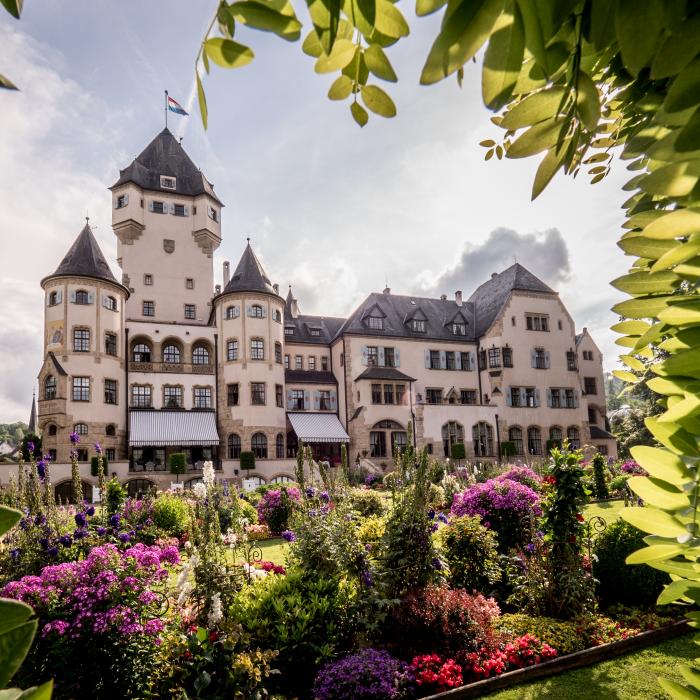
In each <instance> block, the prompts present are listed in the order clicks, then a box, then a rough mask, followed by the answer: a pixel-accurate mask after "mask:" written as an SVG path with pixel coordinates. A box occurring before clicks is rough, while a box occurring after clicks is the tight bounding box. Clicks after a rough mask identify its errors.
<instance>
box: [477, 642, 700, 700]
mask: <svg viewBox="0 0 700 700" xmlns="http://www.w3.org/2000/svg"><path fill="white" fill-rule="evenodd" d="M692 639H693V638H692V636H691V635H685V636H683V637H679V638H677V639H671V640H669V641H667V642H663V643H662V644H659V645H657V646H655V647H649V648H647V649H642V650H641V651H636V652H634V653H632V654H627V655H626V656H621V657H619V658H617V659H612V660H610V661H604V662H603V663H600V664H596V665H595V666H590V667H588V668H579V669H577V670H575V671H567V672H566V673H562V674H560V675H558V676H553V677H552V678H548V679H546V680H543V681H538V682H536V683H528V684H526V685H518V686H515V687H513V688H509V689H508V690H501V691H499V692H497V693H493V694H492V695H489V696H488V697H489V700H535V698H537V699H539V698H547V699H548V700H577V699H578V698H585V699H586V700H610V699H611V698H616V699H619V700H647V699H648V700H651V699H652V698H654V699H655V698H659V700H660V699H661V698H664V699H667V698H668V695H666V693H664V692H663V690H662V689H661V686H660V685H659V684H658V682H657V680H656V679H657V677H658V676H665V677H666V678H672V679H674V680H677V681H679V682H682V678H681V674H680V669H679V667H680V666H681V665H682V664H685V663H689V662H692V660H693V659H694V658H695V657H696V656H697V653H698V651H697V650H698V648H697V645H696V644H694V643H693V641H692Z"/></svg>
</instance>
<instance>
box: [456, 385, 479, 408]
mask: <svg viewBox="0 0 700 700" xmlns="http://www.w3.org/2000/svg"><path fill="white" fill-rule="evenodd" d="M459 402H460V403H461V404H462V405H464V406H473V405H474V404H476V390H475V389H462V390H460V392H459Z"/></svg>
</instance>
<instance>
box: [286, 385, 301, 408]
mask: <svg viewBox="0 0 700 700" xmlns="http://www.w3.org/2000/svg"><path fill="white" fill-rule="evenodd" d="M289 397H290V410H291V411H303V410H304V392H303V391H302V390H301V389H292V390H291V392H290V395H289Z"/></svg>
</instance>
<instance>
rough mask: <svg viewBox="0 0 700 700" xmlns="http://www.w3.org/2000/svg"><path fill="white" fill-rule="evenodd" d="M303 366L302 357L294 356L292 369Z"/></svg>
mask: <svg viewBox="0 0 700 700" xmlns="http://www.w3.org/2000/svg"><path fill="white" fill-rule="evenodd" d="M303 368H304V358H303V357H302V356H301V355H295V356H294V369H303Z"/></svg>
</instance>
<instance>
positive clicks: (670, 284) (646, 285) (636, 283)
mask: <svg viewBox="0 0 700 700" xmlns="http://www.w3.org/2000/svg"><path fill="white" fill-rule="evenodd" d="M679 282H680V279H679V277H678V275H675V274H674V273H673V272H656V273H653V274H652V273H649V272H633V273H632V274H631V275H624V276H623V277H617V278H616V279H614V280H613V281H612V282H611V283H610V284H611V285H612V286H613V287H615V289H619V290H620V291H622V292H627V294H651V293H654V292H656V293H658V292H673V291H674V290H675V289H676V287H677V286H678V283H679Z"/></svg>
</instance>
